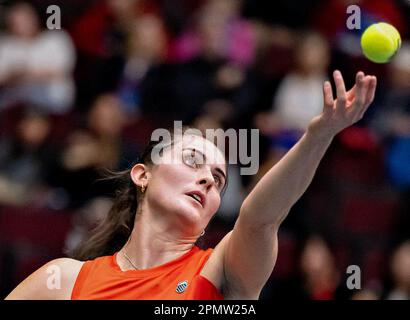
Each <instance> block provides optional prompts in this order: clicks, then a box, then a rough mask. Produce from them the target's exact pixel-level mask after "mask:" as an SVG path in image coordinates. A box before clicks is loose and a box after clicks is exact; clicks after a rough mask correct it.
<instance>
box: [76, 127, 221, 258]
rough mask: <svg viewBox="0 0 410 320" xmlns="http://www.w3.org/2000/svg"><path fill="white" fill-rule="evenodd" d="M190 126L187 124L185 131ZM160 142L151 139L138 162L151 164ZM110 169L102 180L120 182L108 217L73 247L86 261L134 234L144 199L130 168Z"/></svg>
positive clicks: (111, 251)
mask: <svg viewBox="0 0 410 320" xmlns="http://www.w3.org/2000/svg"><path fill="white" fill-rule="evenodd" d="M188 129H189V128H184V129H183V131H182V133H184V132H185V131H186V130H188ZM160 142H163V140H160V141H153V140H151V141H150V143H149V144H148V145H147V147H146V148H145V150H144V151H143V152H142V154H141V157H140V158H139V159H138V161H137V162H136V163H143V164H145V165H148V166H152V165H153V162H152V158H151V153H152V150H153V148H154V147H155V146H156V145H157V144H159V143H160ZM173 144H174V141H173V140H172V138H171V141H170V143H169V144H168V143H166V145H170V146H171V145H173ZM107 173H108V175H107V177H105V178H103V180H113V181H116V182H117V183H118V184H119V185H120V186H119V189H118V191H117V192H116V195H115V199H114V203H113V205H112V207H111V209H110V210H109V212H108V214H107V216H106V217H105V219H103V220H102V221H101V222H100V223H99V224H98V225H97V227H96V228H95V229H94V230H93V231H92V233H91V236H90V237H89V238H88V239H87V240H86V241H85V242H84V243H82V244H80V246H79V247H78V248H76V249H75V250H74V251H73V253H72V254H71V257H72V258H74V259H77V260H82V261H85V260H92V259H95V258H97V257H101V256H106V255H112V254H114V253H115V252H117V251H119V250H120V249H121V248H122V247H123V246H124V244H125V243H126V242H127V241H128V239H129V237H130V235H131V232H132V229H133V227H134V221H135V215H136V214H138V213H137V209H138V204H139V203H140V201H141V200H142V198H143V194H142V193H141V191H140V189H139V188H137V186H136V185H135V184H134V182H133V181H132V179H131V175H130V173H131V169H127V170H123V171H119V172H113V171H109V170H107ZM226 186H227V181H226V183H225V186H224V189H223V190H222V192H223V191H224V190H225V189H226Z"/></svg>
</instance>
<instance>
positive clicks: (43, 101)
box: [0, 2, 75, 114]
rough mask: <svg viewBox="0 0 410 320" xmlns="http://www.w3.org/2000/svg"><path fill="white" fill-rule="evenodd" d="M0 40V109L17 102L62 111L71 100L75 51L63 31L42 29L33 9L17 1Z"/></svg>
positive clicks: (51, 110)
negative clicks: (5, 31)
mask: <svg viewBox="0 0 410 320" xmlns="http://www.w3.org/2000/svg"><path fill="white" fill-rule="evenodd" d="M6 24H7V33H6V34H5V35H4V36H3V37H2V38H1V40H0V110H1V109H4V108H6V107H10V106H12V105H14V104H18V103H26V104H29V105H35V106H37V107H39V108H42V109H44V110H45V111H47V112H50V113H59V114H61V113H65V112H67V111H69V110H70V108H71V107H72V104H73V101H74V95H75V92H74V91H75V90H74V83H73V79H72V74H71V73H72V70H73V68H74V63H75V52H74V48H73V44H72V42H71V39H70V37H69V36H68V35H67V34H66V33H65V32H64V31H62V30H54V31H43V30H42V29H41V25H40V21H39V17H38V15H37V13H36V11H35V9H34V8H33V7H32V5H30V4H29V3H25V2H22V3H17V4H15V5H13V6H12V7H10V8H9V10H8V13H7V21H6Z"/></svg>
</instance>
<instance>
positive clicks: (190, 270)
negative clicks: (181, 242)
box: [71, 246, 223, 300]
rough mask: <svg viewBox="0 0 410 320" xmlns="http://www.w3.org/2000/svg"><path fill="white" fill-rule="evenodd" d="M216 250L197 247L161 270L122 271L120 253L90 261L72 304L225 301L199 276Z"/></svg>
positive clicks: (76, 288) (84, 267) (77, 280)
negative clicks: (132, 301)
mask: <svg viewBox="0 0 410 320" xmlns="http://www.w3.org/2000/svg"><path fill="white" fill-rule="evenodd" d="M212 250H213V249H207V250H202V249H200V248H199V247H197V246H194V247H193V248H192V249H191V250H190V251H189V252H187V253H185V254H184V255H182V256H181V257H179V258H177V259H174V260H172V261H170V262H167V263H165V264H163V265H160V266H158V267H154V268H150V269H144V270H127V271H122V270H121V269H120V267H119V266H118V264H117V260H116V257H117V253H115V254H114V255H112V256H104V257H98V258H96V259H94V260H89V261H86V262H85V263H84V264H83V266H82V268H81V270H80V272H79V274H78V276H77V279H76V282H75V284H74V288H73V291H72V294H71V299H72V300H77V299H80V300H114V299H120V300H135V299H141V300H222V299H223V296H222V295H221V294H220V292H219V291H218V289H217V288H216V287H215V286H214V285H213V284H212V283H211V282H210V281H209V280H208V279H207V278H205V277H203V276H201V275H200V274H199V273H200V271H201V270H202V268H203V266H204V264H205V262H206V261H207V260H208V258H209V255H210V254H211V253H212Z"/></svg>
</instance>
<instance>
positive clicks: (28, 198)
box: [0, 109, 56, 205]
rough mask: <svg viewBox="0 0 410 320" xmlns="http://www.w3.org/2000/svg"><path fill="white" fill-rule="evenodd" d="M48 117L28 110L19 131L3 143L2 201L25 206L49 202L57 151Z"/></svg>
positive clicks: (0, 169)
mask: <svg viewBox="0 0 410 320" xmlns="http://www.w3.org/2000/svg"><path fill="white" fill-rule="evenodd" d="M50 127H51V123H50V120H49V118H48V117H47V115H45V114H43V113H40V112H38V111H34V110H32V109H28V110H26V111H25V112H24V113H23V114H22V116H21V118H20V120H18V121H17V124H16V127H15V132H14V133H13V134H12V135H9V136H4V137H3V138H2V139H1V141H0V202H1V203H3V204H16V205H24V204H28V203H33V201H35V202H36V203H38V204H41V203H42V202H43V201H45V198H46V197H45V196H46V194H47V190H48V189H49V178H50V176H49V175H50V172H49V170H50V169H51V166H52V163H53V159H54V157H55V155H56V149H55V148H53V146H52V145H51V144H50V143H49V137H50Z"/></svg>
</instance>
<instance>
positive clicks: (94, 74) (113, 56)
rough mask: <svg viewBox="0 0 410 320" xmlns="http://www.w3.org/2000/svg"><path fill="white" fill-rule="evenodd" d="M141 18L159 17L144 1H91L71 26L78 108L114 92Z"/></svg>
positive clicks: (87, 105) (154, 7) (151, 3)
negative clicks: (130, 41) (129, 42)
mask: <svg viewBox="0 0 410 320" xmlns="http://www.w3.org/2000/svg"><path fill="white" fill-rule="evenodd" d="M145 14H153V15H160V12H159V8H158V7H157V6H156V4H155V2H153V1H148V0H103V1H93V2H92V4H91V5H89V7H88V8H87V9H86V10H85V11H84V12H83V13H82V14H81V15H80V16H79V18H78V19H77V20H76V22H75V23H74V24H73V25H72V26H71V28H70V33H71V35H72V37H73V40H74V43H75V46H76V48H77V52H78V64H77V70H76V71H77V72H76V78H77V79H76V84H77V91H78V103H79V108H81V109H86V110H87V108H88V107H89V106H90V104H91V103H92V101H93V100H94V99H95V97H96V96H98V95H100V94H103V93H104V92H112V91H115V90H116V89H117V86H118V84H119V82H120V78H121V75H122V71H123V64H124V59H126V58H125V57H126V55H127V50H128V49H127V37H128V35H129V34H130V33H132V32H133V30H134V29H135V24H136V21H137V20H138V19H139V18H140V16H142V15H145Z"/></svg>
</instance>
